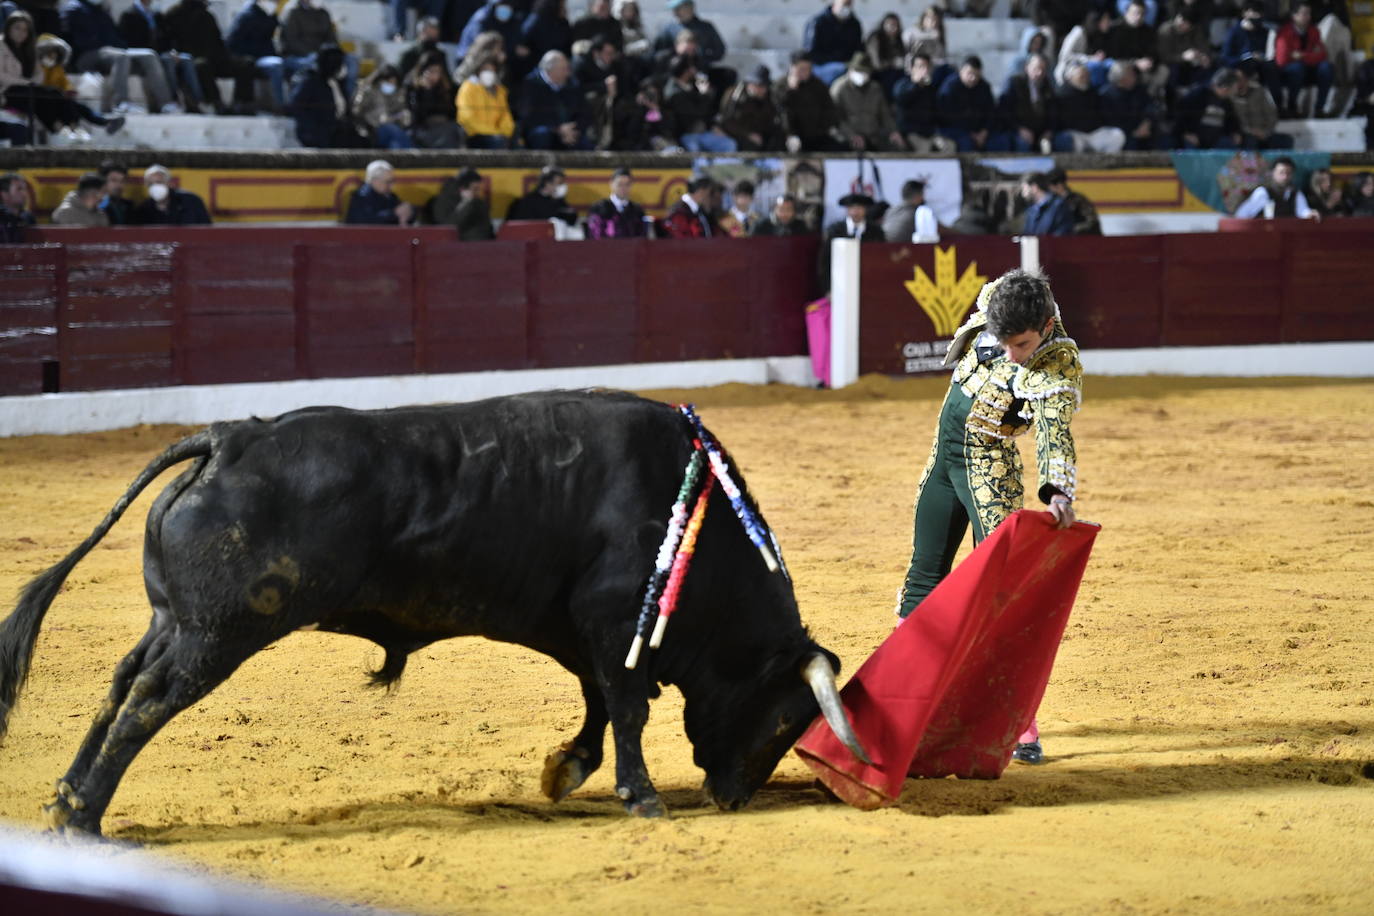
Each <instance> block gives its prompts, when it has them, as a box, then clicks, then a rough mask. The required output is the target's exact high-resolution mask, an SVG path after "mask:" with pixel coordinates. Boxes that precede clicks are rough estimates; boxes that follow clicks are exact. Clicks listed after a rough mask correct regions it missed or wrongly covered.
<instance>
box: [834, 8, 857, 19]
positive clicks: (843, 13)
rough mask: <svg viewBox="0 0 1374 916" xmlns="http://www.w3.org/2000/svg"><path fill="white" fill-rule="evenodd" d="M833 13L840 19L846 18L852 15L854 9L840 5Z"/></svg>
mask: <svg viewBox="0 0 1374 916" xmlns="http://www.w3.org/2000/svg"><path fill="white" fill-rule="evenodd" d="M835 15H836V16H838V17H840V18H841V19H848V18H849V17H850V16H853V15H854V10H853V9H852V8H850V7H847V6H842V7H840V9H839V12H837V13H836V14H835Z"/></svg>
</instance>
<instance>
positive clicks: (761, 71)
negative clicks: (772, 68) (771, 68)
mask: <svg viewBox="0 0 1374 916" xmlns="http://www.w3.org/2000/svg"><path fill="white" fill-rule="evenodd" d="M772 77H773V74H771V73H769V72H768V68H767V67H765V66H764V65H763V64H759V65H758V66H757V67H755V68H754V69H752V70H750V71H749V73H748V75H746V76H745V77H744V81H745V82H746V83H756V84H758V85H760V86H767V85H768V84H769V82H771V80H772Z"/></svg>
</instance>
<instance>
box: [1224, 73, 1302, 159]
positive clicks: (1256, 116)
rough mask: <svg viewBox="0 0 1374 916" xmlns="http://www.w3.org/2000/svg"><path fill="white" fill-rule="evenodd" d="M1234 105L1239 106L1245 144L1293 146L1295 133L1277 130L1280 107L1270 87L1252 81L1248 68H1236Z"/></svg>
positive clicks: (1276, 146)
mask: <svg viewBox="0 0 1374 916" xmlns="http://www.w3.org/2000/svg"><path fill="white" fill-rule="evenodd" d="M1231 107H1233V108H1234V109H1235V110H1236V119H1237V120H1238V121H1239V122H1240V134H1241V145H1242V146H1243V147H1245V148H1246V149H1292V148H1293V137H1292V136H1291V135H1290V134H1284V133H1279V132H1278V131H1277V130H1275V128H1276V127H1277V126H1278V123H1279V107H1278V106H1277V105H1275V104H1274V100H1273V99H1272V98H1270V97H1269V90H1268V89H1265V88H1264V87H1263V86H1261V85H1260V84H1259V83H1252V82H1251V81H1250V77H1249V75H1248V74H1246V72H1245V70H1244V69H1241V70H1237V71H1236V88H1235V91H1234V92H1233V93H1232V94H1231Z"/></svg>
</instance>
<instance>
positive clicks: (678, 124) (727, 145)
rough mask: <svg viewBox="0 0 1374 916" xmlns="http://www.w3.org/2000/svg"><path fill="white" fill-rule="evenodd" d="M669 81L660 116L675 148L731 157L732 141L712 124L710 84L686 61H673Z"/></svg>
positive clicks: (719, 128)
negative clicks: (667, 125) (673, 141)
mask: <svg viewBox="0 0 1374 916" xmlns="http://www.w3.org/2000/svg"><path fill="white" fill-rule="evenodd" d="M671 75H672V79H670V80H669V81H668V85H667V86H665V87H664V89H663V114H664V117H666V118H667V119H668V124H669V131H670V132H671V134H672V135H673V136H674V137H676V138H677V142H678V145H679V146H681V147H682V148H683V149H685V150H688V151H690V152H694V153H699V152H706V153H733V152H734V151H735V149H736V147H735V141H734V140H732V139H731V138H730V135H729V134H727V133H726V132H725V131H724V130H723V129H721V127H720V125H718V124H717V123H716V107H715V105H714V104H713V102H712V99H711V95H710V88H711V87H710V82H709V80H708V79H707V78H706V77H705V75H703V74H700V73H698V71H697V65H696V61H695V60H694V59H693V58H690V57H677V58H674V59H673V64H672V68H671Z"/></svg>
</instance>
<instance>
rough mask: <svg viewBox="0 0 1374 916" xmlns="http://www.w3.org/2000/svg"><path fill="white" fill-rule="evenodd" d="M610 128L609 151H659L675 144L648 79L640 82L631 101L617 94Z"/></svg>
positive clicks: (657, 95) (612, 107)
mask: <svg viewBox="0 0 1374 916" xmlns="http://www.w3.org/2000/svg"><path fill="white" fill-rule="evenodd" d="M610 126H611V139H610V149H614V150H653V151H655V152H662V151H663V150H665V149H669V148H670V147H673V146H675V145H676V144H677V141H676V139H675V138H674V137H673V136H672V133H671V128H670V125H669V122H668V118H667V117H665V116H664V113H663V102H662V97H661V95H660V94H659V91H658V87H657V86H655V85H654V81H653V80H652V79H647V78H646V79H644V80H643V81H641V82H640V84H639V91H638V92H636V93H635V95H634V97H633V98H630V97H628V96H623V95H619V94H617V97H616V100H615V102H614V104H612V106H611V125H610Z"/></svg>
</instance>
